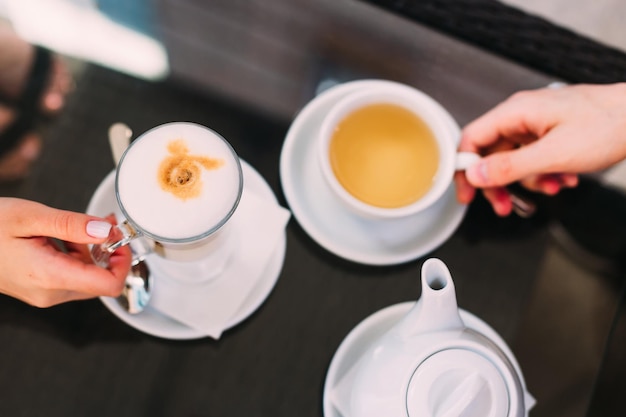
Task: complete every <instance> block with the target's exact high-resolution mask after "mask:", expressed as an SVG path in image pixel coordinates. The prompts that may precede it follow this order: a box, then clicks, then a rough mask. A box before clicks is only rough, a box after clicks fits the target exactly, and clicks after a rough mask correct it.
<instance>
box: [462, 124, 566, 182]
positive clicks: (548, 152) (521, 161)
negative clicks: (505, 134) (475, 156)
mask: <svg viewBox="0 0 626 417" xmlns="http://www.w3.org/2000/svg"><path fill="white" fill-rule="evenodd" d="M556 134H558V133H556ZM551 135H553V133H552V132H551V133H549V134H547V135H546V136H545V137H544V138H543V139H542V140H540V141H537V142H533V143H531V144H529V145H526V146H522V147H521V148H517V149H513V150H509V151H502V152H497V153H494V154H491V155H487V156H485V157H483V158H482V159H481V160H480V161H478V162H477V163H476V164H474V165H473V166H471V167H469V168H468V169H467V170H466V174H465V175H466V177H467V179H468V181H469V182H470V184H471V185H473V186H474V187H480V188H485V187H498V186H503V185H506V184H510V183H512V182H515V181H519V180H521V179H522V178H526V177H530V176H531V175H537V174H551V173H554V170H556V169H558V168H559V167H558V165H556V162H555V159H554V157H553V155H554V149H550V146H552V147H553V148H554V145H551V144H550V142H551V140H550V138H549V136H551ZM553 142H557V143H558V141H556V140H554V141H553Z"/></svg>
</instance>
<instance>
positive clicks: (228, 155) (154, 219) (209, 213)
mask: <svg viewBox="0 0 626 417" xmlns="http://www.w3.org/2000/svg"><path fill="white" fill-rule="evenodd" d="M175 141H179V142H178V143H179V144H180V143H183V144H184V145H185V147H186V149H187V151H188V153H189V155H192V156H194V157H195V156H197V157H201V158H210V159H211V160H218V161H221V163H220V164H217V165H216V167H214V168H211V169H207V168H205V167H203V166H200V167H199V169H198V170H197V171H198V172H199V174H200V178H196V180H199V181H200V184H199V185H200V187H199V189H198V192H197V195H195V196H194V197H193V198H180V197H179V196H177V195H175V194H174V193H171V192H168V191H166V190H164V189H163V188H162V187H161V185H160V183H159V168H160V166H161V164H162V162H163V161H164V160H166V159H168V158H171V152H170V151H168V147H170V150H171V146H170V145H171V144H172V143H173V142H175ZM195 185H196V186H197V185H198V184H195ZM240 187H241V167H240V165H239V160H238V159H237V156H236V155H235V154H234V152H233V151H232V148H231V147H230V145H229V144H228V143H227V142H226V141H225V140H224V139H222V138H221V137H220V136H219V135H217V134H216V133H215V132H213V131H212V130H210V129H207V128H205V127H203V126H200V125H196V124H192V123H170V124H166V125H162V126H158V127H156V128H154V129H152V130H150V131H148V132H146V133H144V134H143V135H142V136H140V137H139V138H137V139H136V140H135V141H133V143H132V144H131V146H130V147H129V149H128V150H127V151H126V153H125V154H124V156H123V157H122V160H121V161H120V165H119V167H118V172H117V179H116V190H117V193H118V196H117V197H118V202H119V204H120V206H121V208H122V211H123V212H124V214H125V215H126V216H127V217H128V219H129V220H130V221H131V222H133V223H135V224H136V225H137V226H139V228H141V229H142V230H143V231H144V232H145V233H146V234H148V235H150V236H151V237H154V238H155V239H156V240H159V238H161V239H162V240H165V241H168V240H169V241H171V240H176V239H181V240H189V239H193V238H195V237H198V236H202V235H205V234H207V233H209V232H211V231H212V230H214V229H215V228H218V227H219V226H221V224H222V223H223V221H224V219H226V218H228V217H229V216H230V214H232V212H233V210H234V208H235V207H236V204H237V203H238V201H239V197H240Z"/></svg>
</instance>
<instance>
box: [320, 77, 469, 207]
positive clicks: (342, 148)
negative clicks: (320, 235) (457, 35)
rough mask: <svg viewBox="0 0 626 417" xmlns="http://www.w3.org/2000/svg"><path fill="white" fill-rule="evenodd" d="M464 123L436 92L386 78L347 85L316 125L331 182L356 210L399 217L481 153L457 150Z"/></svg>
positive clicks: (427, 200) (437, 193) (434, 196)
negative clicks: (430, 93) (355, 88)
mask: <svg viewBox="0 0 626 417" xmlns="http://www.w3.org/2000/svg"><path fill="white" fill-rule="evenodd" d="M459 135H460V132H459V128H458V126H457V124H456V122H455V121H454V119H453V118H452V117H451V116H450V114H449V113H448V112H447V111H446V110H445V109H444V108H443V107H442V106H441V105H440V104H439V103H437V102H436V101H435V100H434V99H432V98H431V97H429V96H428V95H426V94H424V93H423V92H421V91H419V90H417V89H415V88H412V87H409V86H407V85H403V84H399V83H394V82H387V83H385V84H384V85H383V84H381V85H379V86H375V87H372V88H368V89H365V90H358V91H355V92H353V93H349V94H348V95H347V96H345V97H343V98H342V99H340V100H339V101H338V102H337V103H336V104H335V105H334V106H332V107H331V109H330V110H329V112H328V114H327V115H326V117H325V118H324V120H323V122H322V125H321V127H320V130H319V133H318V143H317V145H318V147H317V151H318V155H317V156H318V161H319V166H320V169H321V172H322V176H323V177H324V178H325V180H326V183H327V185H328V186H329V187H330V189H331V190H332V191H333V192H334V194H335V196H336V197H337V198H338V199H339V200H340V201H341V202H342V203H344V206H346V207H347V208H348V209H350V210H351V211H352V212H354V213H356V214H358V215H360V216H362V217H366V218H370V219H398V218H403V217H407V216H410V215H413V214H416V213H419V212H420V211H423V210H425V209H427V208H428V207H430V206H431V205H432V204H434V203H435V202H436V201H438V200H439V198H441V196H442V195H443V194H444V193H445V191H446V190H447V189H448V188H449V186H450V184H451V182H452V179H453V175H454V172H455V171H457V170H464V169H466V168H468V167H469V166H470V165H472V164H474V163H475V162H477V161H478V159H480V156H479V155H477V154H475V153H471V152H457V149H456V148H457V146H458V140H459Z"/></svg>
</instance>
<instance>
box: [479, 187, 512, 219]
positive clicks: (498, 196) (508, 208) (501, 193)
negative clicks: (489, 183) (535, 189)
mask: <svg viewBox="0 0 626 417" xmlns="http://www.w3.org/2000/svg"><path fill="white" fill-rule="evenodd" d="M483 195H484V196H485V198H486V199H487V201H489V203H490V204H491V207H492V208H493V211H494V212H495V213H496V214H497V215H498V216H500V217H506V216H508V215H509V214H511V212H512V211H513V202H512V201H511V196H510V195H509V192H508V191H507V190H506V189H505V188H503V187H493V188H485V189H484V190H483Z"/></svg>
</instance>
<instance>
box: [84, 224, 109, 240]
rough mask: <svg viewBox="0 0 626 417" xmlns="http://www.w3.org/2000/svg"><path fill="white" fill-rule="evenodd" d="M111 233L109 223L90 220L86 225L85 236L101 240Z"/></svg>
mask: <svg viewBox="0 0 626 417" xmlns="http://www.w3.org/2000/svg"><path fill="white" fill-rule="evenodd" d="M110 231H111V223H108V222H103V221H100V220H90V221H89V222H88V223H87V234H88V235H89V236H91V237H95V238H98V239H103V238H105V237H108V236H109V232H110Z"/></svg>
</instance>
